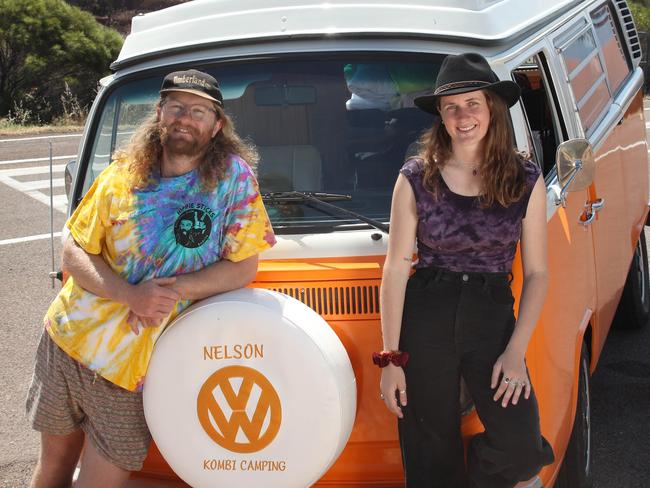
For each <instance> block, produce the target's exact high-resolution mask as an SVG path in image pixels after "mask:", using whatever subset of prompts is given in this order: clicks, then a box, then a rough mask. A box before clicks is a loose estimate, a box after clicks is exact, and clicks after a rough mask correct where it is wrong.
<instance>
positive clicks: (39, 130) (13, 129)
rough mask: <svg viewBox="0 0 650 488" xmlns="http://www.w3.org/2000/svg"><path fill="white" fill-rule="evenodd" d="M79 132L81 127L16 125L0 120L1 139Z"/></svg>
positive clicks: (81, 129)
mask: <svg viewBox="0 0 650 488" xmlns="http://www.w3.org/2000/svg"><path fill="white" fill-rule="evenodd" d="M81 131H83V125H18V124H11V123H8V122H6V121H5V120H4V119H0V136H2V137H7V136H29V135H34V134H51V133H53V132H59V133H60V132H81Z"/></svg>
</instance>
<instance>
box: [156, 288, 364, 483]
mask: <svg viewBox="0 0 650 488" xmlns="http://www.w3.org/2000/svg"><path fill="white" fill-rule="evenodd" d="M143 395H144V410H145V415H146V419H147V423H148V425H149V429H150V430H151V434H152V436H153V439H154V440H155V442H156V444H157V446H158V448H159V450H160V452H161V454H162V455H163V457H164V458H165V460H166V461H167V462H168V463H169V465H170V466H171V468H172V469H173V470H174V471H175V472H176V474H178V476H180V477H181V478H182V479H183V480H184V481H185V482H186V483H188V484H190V485H191V486H194V487H204V486H205V487H214V486H236V487H238V488H243V487H248V486H251V487H260V486H264V487H282V488H288V487H300V488H302V487H306V486H309V485H311V484H313V483H315V482H316V481H317V480H318V479H319V478H320V477H321V476H322V475H323V474H324V473H325V472H326V471H327V469H328V468H329V467H330V466H331V465H332V464H333V463H334V461H335V460H336V458H337V457H338V456H339V454H340V453H341V451H342V450H343V448H344V447H345V444H346V442H347V440H348V437H349V435H350V431H351V430H352V425H353V423H354V416H355V410H356V383H355V378H354V373H353V371H352V366H351V364H350V360H349V358H348V355H347V353H346V351H345V348H344V347H343V345H342V344H341V342H340V340H339V339H338V337H337V336H336V334H335V333H334V331H332V329H331V328H330V326H329V325H328V324H327V322H325V320H324V319H323V318H322V317H321V316H320V315H318V314H317V313H316V312H314V311H313V310H312V309H310V308H308V307H307V306H306V305H304V304H303V303H301V302H299V301H298V300H295V299H293V298H291V297H289V296H286V295H283V294H281V293H276V292H273V291H269V290H263V289H248V288H247V289H241V290H235V291H232V292H228V293H224V294H221V295H217V296H214V297H211V298H208V299H205V300H202V301H200V302H197V303H195V304H194V305H192V306H191V307H190V308H188V309H187V310H186V311H185V312H184V313H182V314H181V315H179V316H178V317H177V318H176V320H174V322H173V323H172V324H171V325H170V326H169V327H168V329H167V330H166V331H165V332H164V333H163V334H162V335H161V336H160V338H159V339H158V341H157V342H156V345H155V348H154V352H153V355H152V358H151V362H150V364H149V369H148V372H147V377H146V380H145V386H144V394H143Z"/></svg>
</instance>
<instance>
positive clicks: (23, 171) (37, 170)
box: [0, 164, 65, 178]
mask: <svg viewBox="0 0 650 488" xmlns="http://www.w3.org/2000/svg"><path fill="white" fill-rule="evenodd" d="M64 171H65V164H55V165H53V166H52V172H53V173H63V172H64ZM49 172H50V167H49V166H31V167H29V168H14V169H2V170H0V178H3V177H5V176H9V177H13V176H24V175H40V174H47V173H49Z"/></svg>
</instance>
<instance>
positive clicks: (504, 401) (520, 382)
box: [491, 348, 530, 407]
mask: <svg viewBox="0 0 650 488" xmlns="http://www.w3.org/2000/svg"><path fill="white" fill-rule="evenodd" d="M524 356H525V352H519V351H517V350H513V349H509V348H506V350H505V351H504V352H503V354H501V356H499V358H498V359H497V361H496V363H494V367H493V368H492V384H491V386H492V389H494V388H496V387H497V385H498V386H499V388H498V389H497V391H496V393H495V394H494V401H495V402H497V401H499V399H500V398H501V406H502V407H507V406H508V403H509V402H510V400H512V404H513V405H517V402H518V401H519V396H520V395H521V392H522V391H523V392H524V398H525V399H526V400H528V398H529V397H530V380H529V379H528V372H527V371H526V363H525V362H524ZM502 375H503V376H502ZM499 377H501V382H499Z"/></svg>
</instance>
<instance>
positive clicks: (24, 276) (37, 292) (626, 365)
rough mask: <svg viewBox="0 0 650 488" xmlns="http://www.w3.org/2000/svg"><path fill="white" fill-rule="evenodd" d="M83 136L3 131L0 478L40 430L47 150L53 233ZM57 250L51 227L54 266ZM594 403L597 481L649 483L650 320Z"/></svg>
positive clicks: (603, 370)
mask: <svg viewBox="0 0 650 488" xmlns="http://www.w3.org/2000/svg"><path fill="white" fill-rule="evenodd" d="M646 118H647V119H648V120H650V109H646ZM79 138H80V137H79V135H69V134H62V135H50V136H38V137H23V138H6V137H5V138H0V209H1V210H0V212H1V213H0V273H1V274H0V276H1V277H2V279H1V280H0V310H1V313H2V314H3V316H4V321H3V323H2V324H1V325H0V398H2V402H3V405H2V406H3V409H2V411H3V413H4V414H3V415H0V487H12V488H13V487H23V486H27V484H28V480H29V477H30V474H31V471H32V469H33V466H34V463H35V461H36V457H37V453H38V448H39V442H38V436H37V435H36V434H35V433H34V432H32V431H31V429H30V428H29V426H28V425H27V422H26V420H25V417H24V397H25V392H26V389H27V386H28V384H29V380H30V377H31V371H32V366H33V357H34V351H35V347H36V340H37V338H38V335H39V333H40V330H41V321H42V318H43V314H44V312H45V310H46V309H47V306H48V304H49V302H50V301H51V300H52V298H53V297H54V295H55V293H56V292H57V290H58V284H56V285H55V286H54V287H52V283H51V280H50V279H49V278H48V272H49V271H50V269H51V253H52V251H51V246H50V239H49V238H48V237H47V236H46V234H48V233H49V232H50V210H49V195H50V190H49V185H50V182H49V169H48V168H49V161H48V157H49V153H50V143H51V149H52V154H53V157H54V158H55V159H54V161H53V162H54V169H55V172H54V180H53V182H54V191H53V195H54V203H55V207H56V209H55V210H54V212H53V222H54V230H55V232H56V233H57V234H58V232H60V230H61V228H62V227H63V225H64V222H65V211H64V209H65V205H66V199H65V195H64V189H63V166H64V164H65V163H66V162H67V161H68V160H69V159H73V158H74V155H75V154H76V152H77V146H78V143H79ZM647 235H648V238H649V239H648V241H649V242H650V233H647ZM60 250H61V245H60V238H59V237H56V238H55V239H54V254H55V256H56V264H55V267H57V268H58V267H59V265H58V260H59V257H58V256H59V254H60ZM592 407H593V408H592V425H593V432H592V441H593V444H592V455H593V471H594V477H595V486H596V487H597V488H637V487H638V488H641V487H648V486H650V464H649V463H648V460H650V326H646V327H645V328H644V329H642V330H640V331H636V332H626V331H619V330H613V331H612V332H611V333H610V337H609V339H608V341H607V344H606V346H605V350H604V352H603V355H602V357H601V359H600V362H599V365H598V369H597V370H596V372H595V374H594V376H593V378H592Z"/></svg>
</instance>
